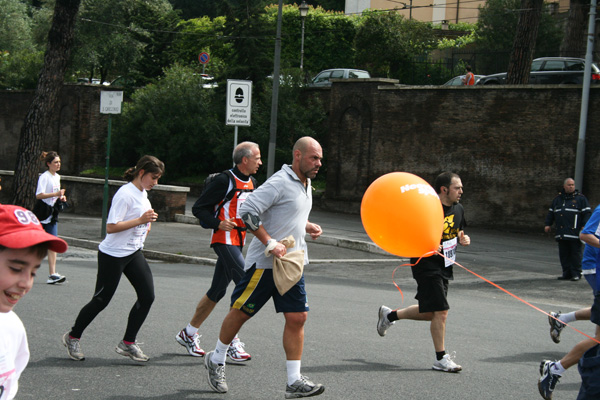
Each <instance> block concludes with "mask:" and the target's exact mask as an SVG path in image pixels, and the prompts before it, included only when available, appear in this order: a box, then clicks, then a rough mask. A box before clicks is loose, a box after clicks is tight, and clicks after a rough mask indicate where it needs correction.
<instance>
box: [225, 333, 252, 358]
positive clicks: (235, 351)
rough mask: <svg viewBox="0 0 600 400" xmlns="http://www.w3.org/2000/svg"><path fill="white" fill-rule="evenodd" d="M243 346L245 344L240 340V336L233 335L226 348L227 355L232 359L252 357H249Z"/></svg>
mask: <svg viewBox="0 0 600 400" xmlns="http://www.w3.org/2000/svg"><path fill="white" fill-rule="evenodd" d="M244 346H245V344H244V343H242V342H241V341H240V338H239V337H237V335H235V337H234V338H233V341H232V342H231V344H230V345H229V348H228V349H227V356H228V357H229V358H231V360H232V361H237V362H243V361H250V360H251V359H252V357H250V354H248V353H246V350H244Z"/></svg>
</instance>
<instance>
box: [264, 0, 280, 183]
mask: <svg viewBox="0 0 600 400" xmlns="http://www.w3.org/2000/svg"><path fill="white" fill-rule="evenodd" d="M282 9H283V0H279V11H278V12H277V35H276V37H275V60H274V62H273V97H272V98H271V126H270V129H269V155H268V160H267V178H268V177H270V176H271V175H273V172H274V170H275V143H276V142H277V102H278V101H279V64H280V61H281V19H282V17H281V15H282Z"/></svg>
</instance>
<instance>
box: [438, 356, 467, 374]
mask: <svg viewBox="0 0 600 400" xmlns="http://www.w3.org/2000/svg"><path fill="white" fill-rule="evenodd" d="M431 368H432V369H434V370H436V371H443V372H458V371H461V370H462V367H461V366H460V365H458V364H456V363H455V362H454V361H453V360H452V358H451V357H450V354H446V355H444V357H442V359H441V360H435V362H434V363H433V367H431Z"/></svg>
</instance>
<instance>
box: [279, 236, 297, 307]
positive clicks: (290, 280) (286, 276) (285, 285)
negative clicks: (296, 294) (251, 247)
mask: <svg viewBox="0 0 600 400" xmlns="http://www.w3.org/2000/svg"><path fill="white" fill-rule="evenodd" d="M281 243H282V244H283V245H284V246H285V247H287V248H288V249H289V248H292V247H294V246H295V245H296V240H295V239H294V237H293V236H288V237H286V238H285V239H283V240H282V241H281ZM303 271H304V250H296V251H292V252H291V253H287V254H286V255H285V256H283V257H281V258H277V257H273V280H274V281H275V286H276V287H277V291H278V292H279V294H280V295H282V296H283V295H284V294H285V293H287V291H288V290H290V289H291V288H292V287H293V286H294V285H295V284H296V283H298V281H299V280H300V278H302V272H303Z"/></svg>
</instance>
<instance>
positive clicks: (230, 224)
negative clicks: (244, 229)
mask: <svg viewBox="0 0 600 400" xmlns="http://www.w3.org/2000/svg"><path fill="white" fill-rule="evenodd" d="M236 226H237V224H236V223H235V220H234V219H233V218H229V219H224V220H222V221H221V222H219V229H220V230H222V231H226V232H229V231H230V230H232V229H233V228H235V227H236Z"/></svg>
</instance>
